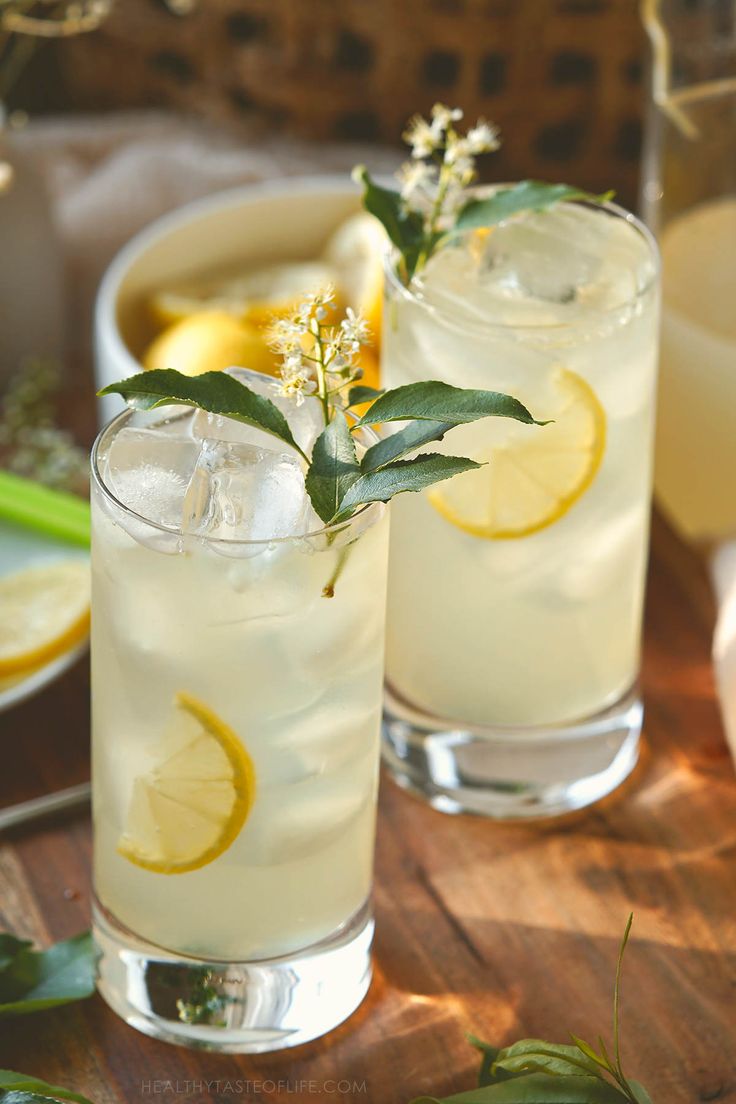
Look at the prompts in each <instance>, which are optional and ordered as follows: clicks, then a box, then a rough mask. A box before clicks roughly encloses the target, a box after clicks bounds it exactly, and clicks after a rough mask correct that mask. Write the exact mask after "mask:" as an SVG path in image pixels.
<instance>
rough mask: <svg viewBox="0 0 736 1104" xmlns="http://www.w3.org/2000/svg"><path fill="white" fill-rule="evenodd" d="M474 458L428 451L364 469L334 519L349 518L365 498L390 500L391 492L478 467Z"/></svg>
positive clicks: (423, 485) (419, 486) (421, 486)
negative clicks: (383, 466) (382, 465)
mask: <svg viewBox="0 0 736 1104" xmlns="http://www.w3.org/2000/svg"><path fill="white" fill-rule="evenodd" d="M480 467H482V464H476V462H475V461H474V460H467V459H466V458H465V457H464V456H444V455H442V454H441V453H436V452H429V453H423V454H422V455H421V456H415V457H413V458H412V459H411V460H397V461H396V462H395V463H393V464H389V465H388V466H387V467H385V468H379V469H378V470H377V471H371V472H366V473H365V474H364V475H361V476H360V477H359V478H358V479H356V480H355V482H354V483H353V484H352V486H351V487H350V489H349V490H348V491H347V493H346V494H345V496H344V498H343V499H342V501H341V503H340V508H339V511H338V512H337V514H336V516H335V517H334V518H333V520H334V521H344V520H346V519H347V518H349V517H350V516H351V515H352V514H353V513H355V511H356V510H357V508H358V507H359V506H363V505H365V504H366V503H368V502H389V501H390V500H391V499H392V498H393V497H394V495H397V494H402V493H403V492H404V491H423V490H424V489H425V488H426V487H431V486H432V484H433V483H440V482H441V481H442V480H443V479H452V477H453V476H454V475H461V474H462V472H466V471H471V470H472V469H473V468H480Z"/></svg>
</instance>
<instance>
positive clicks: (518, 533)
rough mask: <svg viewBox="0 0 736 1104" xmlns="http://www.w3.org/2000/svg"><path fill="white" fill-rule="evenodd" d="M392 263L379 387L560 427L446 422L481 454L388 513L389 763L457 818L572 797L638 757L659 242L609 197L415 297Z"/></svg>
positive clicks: (521, 236) (444, 273) (548, 223)
mask: <svg viewBox="0 0 736 1104" xmlns="http://www.w3.org/2000/svg"><path fill="white" fill-rule="evenodd" d="M387 271H388V277H387V297H386V306H385V318H384V327H383V349H384V352H383V364H382V371H383V379H384V381H385V384H386V386H388V387H396V386H398V385H401V384H408V383H411V382H413V381H416V380H420V379H438V380H443V381H445V382H446V383H450V384H454V385H456V386H462V387H483V388H492V389H496V390H498V391H502V392H506V393H509V394H512V395H515V396H516V397H518V398H519V399H521V401H522V402H523V403H524V404H525V405H526V406H527V407H528V408H529V409H530V410H531V412H532V414H533V415H534V416H535V417H536V418H538V419H540V420H541V419H551V420H552V424H550V425H547V426H542V427H536V426H525V425H520V424H519V423H512V422H510V421H509V420H508V419H493V418H490V419H485V420H483V421H480V422H477V423H474V424H473V425H470V426H465V427H463V428H462V429H458V430H454V431H453V435H452V439H451V441H449V442H448V443H449V451H451V452H453V453H457V454H458V455H465V456H471V457H473V458H474V459H476V460H478V461H481V462H484V463H485V465H486V466H484V467H483V468H481V469H479V470H478V471H473V472H469V473H466V474H464V475H461V476H458V477H457V478H456V479H455V480H452V481H451V482H448V483H447V484H444V485H442V484H440V485H439V487H438V488H437V489H434V488H433V489H431V490H430V491H429V492H428V493H423V494H421V495H419V494H417V495H413V494H412V495H402V496H400V497H399V498H398V499H397V501H396V502H395V503H394V505H393V510H394V513H393V519H392V539H391V552H390V573H389V614H388V635H387V653H386V664H387V712H386V718H385V728H384V731H385V743H384V756H385V758H386V760H387V762H388V764H389V766H390V768H391V769H392V771H393V773H394V775H395V777H396V778H397V780H398V781H399V782H400V783H401V784H402V785H404V786H405V787H407V788H410V789H413V790H415V791H418V792H420V793H421V794H423V795H424V796H426V797H427V798H428V799H429V800H430V801H431V802H432V804H434V805H435V806H436V807H438V808H440V809H444V810H446V811H449V812H459V811H463V810H464V811H472V812H477V813H483V814H487V815H490V816H495V817H528V816H540V815H542V816H543V815H549V814H554V813H560V812H563V811H565V810H568V809H574V808H577V807H580V806H583V805H586V804H588V803H589V802H591V801H594V800H596V799H597V798H599V797H601V796H602V795H603V794H605V793H608V792H609V791H610V790H611V789H613V788H614V787H615V786H616V785H617V784H618V783H619V782H620V781H621V780H622V779H623V778H624V777H625V776H626V775H627V774H628V773H629V771H630V770H631V769H632V767H633V765H634V763H635V762H636V758H637V753H638V742H639V735H640V729H641V719H642V707H641V702H640V698H639V693H638V690H637V685H636V684H637V676H638V671H639V648H640V635H641V616H642V600H643V594H644V571H645V563H646V557H647V542H648V525H649V509H650V454H651V451H652V435H653V407H654V393H655V373H656V353H657V307H658V278H657V276H658V266H657V255H656V248H655V246H654V244H653V241H652V239H651V236H650V235H649V233H648V232H647V231H646V230H645V228H644V227H643V226H642V225H641V224H640V223H639V222H637V220H636V219H635V218H634V217H633V216H632V215H629V214H627V213H626V212H625V211H623V210H621V209H620V208H618V207H615V206H613V205H610V204H608V205H606V206H603V207H598V206H588V205H585V204H569V203H565V204H560V205H557V206H556V207H555V208H554V209H552V210H551V211H548V212H544V213H527V214H524V215H521V216H518V217H517V218H515V219H513V220H510V221H509V222H507V223H504V224H502V225H500V226H497V227H495V228H494V229H493V230H491V231H490V232H487V231H478V232H476V233H474V234H470V235H467V236H466V237H465V238H463V239H461V240H460V241H457V240H456V241H455V242H454V243H452V244H450V245H447V246H445V247H444V248H442V249H441V250H440V252H439V253H437V254H435V255H434V256H433V257H432V259H431V260H430V262H429V264H428V265H427V267H426V269H425V270H424V271H423V273H422V275H421V277H420V278H416V277H415V279H414V281H412V284H411V286H410V287H408V288H407V287H405V286H404V285H403V284H402V283H401V282H400V281H399V280H398V279H397V277H396V275H395V273H394V269H393V264H392V262H390V261H389V264H388V270H387ZM432 447H433V448H434V447H435V446H432ZM443 447H444V446H443Z"/></svg>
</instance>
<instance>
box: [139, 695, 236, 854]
mask: <svg viewBox="0 0 736 1104" xmlns="http://www.w3.org/2000/svg"><path fill="white" fill-rule="evenodd" d="M174 705H175V707H176V714H175V717H174V720H173V722H172V725H171V728H170V730H169V731H168V732H167V734H166V736H165V738H164V742H163V747H162V754H161V758H160V761H159V762H158V764H157V765H156V766H155V767H153V768H152V770H151V771H149V773H148V774H146V775H142V776H140V777H138V778H136V780H135V782H134V784H133V795H132V798H131V802H130V808H129V811H128V821H127V826H126V830H125V832H124V834H123V835H122V836H121V838H120V841H119V842H118V851H119V853H120V854H121V855H122V856H123V858H126V859H128V860H129V861H130V862H132V863H135V865H136V866H142V867H143V868H144V869H145V870H151V871H153V872H154V873H156V874H185V873H187V872H188V871H191V870H199V869H200V868H201V867H203V866H207V864H208V863H211V862H213V861H214V859H216V858H217V857H218V856H219V855H221V854H222V853H223V851H226V850H227V849H228V847H230V845H231V844H232V843H233V841H234V840H235V839H236V838H237V836H238V835H239V834H240V830H241V829H242V827H243V825H244V824H245V821H246V819H247V817H248V813H249V812H250V809H251V806H252V804H253V800H254V797H255V769H254V767H253V761H252V759H251V757H250V755H249V754H248V752H247V751H246V749H245V748H244V747H243V744H242V743H241V742H240V740H239V739H238V737H237V736H236V735H235V733H234V732H233V731H232V729H231V728H229V727H228V726H227V725H226V724H225V722H224V721H223V720H221V719H220V717H218V716H217V715H216V714H215V713H213V711H212V710H211V709H210V708H209V707H208V706H207V705H205V704H204V703H203V702H201V701H199V699H197V698H195V697H194V696H193V695H192V694H187V693H184V692H181V693H179V694H177V695H176V697H175V699H174Z"/></svg>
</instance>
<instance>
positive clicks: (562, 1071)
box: [412, 914, 652, 1104]
mask: <svg viewBox="0 0 736 1104" xmlns="http://www.w3.org/2000/svg"><path fill="white" fill-rule="evenodd" d="M632 921H633V914H632V915H631V916H629V919H628V923H627V925H626V930H625V932H624V936H623V939H622V941H621V946H620V948H619V952H618V962H617V965H616V981H615V984H614V990H613V1057H612V1058H611V1057H610V1055H609V1053H608V1050H607V1048H606V1044H605V1042H604V1041H603V1039H602V1038H601V1037H600V1036H599V1037H598V1050H597V1051H596V1050H595V1048H594V1047H592V1046H591V1045H590V1044H589V1043H586V1042H585V1041H584V1040H583V1039H579V1038H578V1037H577V1036H576V1035H571V1039H572V1045H570V1044H569V1043H568V1044H562V1043H548V1042H545V1041H544V1040H542V1039H521V1040H520V1041H519V1042H518V1043H514V1044H513V1045H512V1046H508V1047H503V1048H500V1047H494V1046H492V1045H491V1044H490V1043H485V1042H483V1041H481V1040H480V1039H477V1038H475V1037H474V1036H472V1035H471V1036H469V1042H470V1043H471V1044H472V1045H473V1046H474V1047H475V1048H476V1049H477V1050H479V1051H480V1054H481V1066H480V1074H479V1078H478V1087H477V1088H475V1089H471V1090H470V1091H469V1092H463V1093H456V1094H455V1095H453V1096H448V1097H445V1098H444V1099H443V1100H441V1101H440V1100H438V1099H437V1098H435V1097H428V1096H423V1097H419V1098H418V1099H417V1100H415V1101H413V1102H412V1104H622V1102H623V1104H652V1100H651V1097H650V1096H649V1094H648V1092H647V1091H646V1089H645V1088H644V1086H643V1085H641V1084H639V1082H638V1081H632V1080H630V1079H629V1078H627V1077H626V1075H625V1074H624V1071H623V1066H622V1063H621V1048H620V1023H619V1018H620V1003H621V1001H620V997H621V970H622V966H623V956H624V951H625V950H626V945H627V943H628V940H629V934H630V932H631V925H632Z"/></svg>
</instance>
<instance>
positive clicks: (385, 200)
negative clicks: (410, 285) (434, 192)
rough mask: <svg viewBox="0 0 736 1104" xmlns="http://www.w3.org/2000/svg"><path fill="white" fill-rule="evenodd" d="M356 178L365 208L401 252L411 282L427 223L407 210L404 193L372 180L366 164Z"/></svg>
mask: <svg viewBox="0 0 736 1104" xmlns="http://www.w3.org/2000/svg"><path fill="white" fill-rule="evenodd" d="M353 179H354V180H356V181H357V182H358V183H359V184H361V185H362V187H363V206H364V207H365V209H366V211H369V212H370V213H371V214H372V215H375V217H376V218H377V219H378V221H379V222H380V223H381V224H382V226H383V228H384V230H385V231H386V233H387V234H388V236H389V238H390V239H391V241H392V242H393V244H394V245H395V246H396V248H397V249H398V251H399V253H400V255H401V258H402V262H403V266H404V273H403V275H404V277H405V279H406V280H410V279H411V277H412V276H413V275H414V271H415V269H416V267H417V264H418V262H419V258H420V256H421V254H422V252H423V250H424V248H425V237H426V236H425V230H424V220H423V219H422V216H421V215H420V214H419V213H418V212H417V211H412V210H411V209H410V208H409V207H407V205H406V203H405V202H404V200H403V199H402V198H401V193H400V192H397V191H395V190H393V189H391V188H384V187H382V186H381V185H380V184H376V183H375V181H374V180H372V179H371V177H370V175H369V173H368V170H367V169H366V167H365V165H357V166H356V167H355V168H354V169H353Z"/></svg>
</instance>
